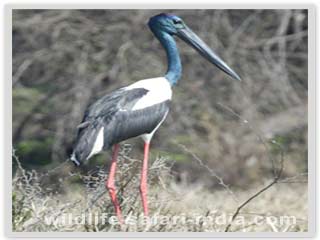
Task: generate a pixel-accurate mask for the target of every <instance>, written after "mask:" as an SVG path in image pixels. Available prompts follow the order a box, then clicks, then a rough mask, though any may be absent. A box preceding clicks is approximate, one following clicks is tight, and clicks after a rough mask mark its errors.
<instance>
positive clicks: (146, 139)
mask: <svg viewBox="0 0 320 240" xmlns="http://www.w3.org/2000/svg"><path fill="white" fill-rule="evenodd" d="M168 112H169V111H168ZM168 112H167V113H166V114H165V115H164V117H163V118H162V120H161V121H160V122H159V123H158V125H157V126H156V128H155V129H153V131H152V132H151V133H146V134H143V135H141V137H142V139H143V141H144V142H146V143H150V141H151V139H152V137H153V134H154V133H155V132H156V131H157V130H158V128H159V127H160V125H161V124H162V123H163V121H164V120H165V119H166V117H167V115H168Z"/></svg>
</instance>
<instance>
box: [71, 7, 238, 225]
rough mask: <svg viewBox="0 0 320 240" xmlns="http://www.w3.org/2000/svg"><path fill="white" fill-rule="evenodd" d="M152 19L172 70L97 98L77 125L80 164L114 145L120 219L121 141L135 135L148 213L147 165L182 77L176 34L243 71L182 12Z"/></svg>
mask: <svg viewBox="0 0 320 240" xmlns="http://www.w3.org/2000/svg"><path fill="white" fill-rule="evenodd" d="M148 25H149V27H150V29H151V31H152V32H153V34H154V35H155V36H156V37H157V38H158V39H159V41H160V43H161V44H162V46H163V48H164V49H165V51H166V53H167V59H168V70H167V72H166V74H165V76H164V77H157V78H150V79H145V80H141V81H138V82H136V83H133V84H131V85H129V86H127V87H123V88H120V89H118V90H115V91H113V92H111V93H110V94H107V95H105V96H103V97H102V98H100V99H99V100H98V101H96V102H94V103H93V104H92V105H91V106H90V107H89V108H88V109H87V110H86V112H85V114H84V117H83V121H82V123H81V124H80V125H79V126H78V135H77V138H76V142H75V145H74V150H73V153H72V156H71V160H72V161H73V162H74V163H75V164H76V165H77V166H79V165H80V163H81V162H83V161H86V160H88V159H89V158H90V157H92V156H93V155H95V154H97V153H99V152H101V151H102V150H104V149H109V148H111V147H112V146H113V154H112V162H111V167H110V173H109V177H108V179H107V181H106V188H107V189H108V190H109V194H110V197H111V200H112V202H113V205H114V207H115V211H116V214H117V217H118V218H119V220H120V221H122V216H121V210H120V206H119V203H118V201H117V197H116V188H115V183H114V178H115V171H116V164H117V157H118V151H119V143H120V142H121V141H123V140H126V139H129V138H133V137H137V136H141V137H142V139H143V140H144V143H145V145H144V159H143V163H142V174H141V182H140V193H141V198H142V206H143V211H144V214H145V215H146V216H147V215H148V204H147V169H148V155H149V146H150V141H151V139H152V136H153V135H154V133H155V132H156V130H157V129H158V128H159V126H160V125H161V123H162V122H163V121H164V120H165V118H166V116H167V114H168V112H169V105H170V102H171V96H172V89H171V88H172V86H174V85H176V83H177V82H178V80H179V79H180V77H181V71H182V67H181V61H180V56H179V52H178V48H177V46H176V42H175V40H174V36H178V37H179V38H181V39H182V40H184V41H185V42H187V43H188V44H189V45H191V46H192V47H193V48H194V49H196V50H197V51H198V52H199V53H200V54H201V55H202V56H203V57H204V58H206V59H207V60H208V61H209V62H211V63H213V64H214V65H216V66H217V67H218V68H219V69H221V70H222V71H224V72H225V73H227V74H228V75H230V76H231V77H233V78H234V79H237V80H240V77H239V76H238V75H237V74H236V73H235V72H234V71H233V70H232V69H231V68H230V67H229V66H227V64H226V63H225V62H223V61H222V60H221V59H220V58H219V57H218V56H217V55H216V54H215V53H214V52H213V51H212V50H211V49H210V48H209V47H208V46H207V45H206V44H205V43H204V42H203V41H202V40H201V39H200V38H199V37H198V36H197V35H196V34H195V33H194V32H192V30H191V29H190V28H189V27H187V26H186V24H185V23H184V22H183V20H182V19H181V18H180V17H178V16H175V15H171V14H166V13H161V14H159V15H156V16H154V17H151V18H150V20H149V23H148Z"/></svg>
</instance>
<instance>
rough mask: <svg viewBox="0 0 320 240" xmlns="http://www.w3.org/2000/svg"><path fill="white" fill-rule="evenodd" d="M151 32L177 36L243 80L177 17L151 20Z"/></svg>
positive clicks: (166, 16)
mask: <svg viewBox="0 0 320 240" xmlns="http://www.w3.org/2000/svg"><path fill="white" fill-rule="evenodd" d="M148 24H149V27H150V29H151V31H152V32H153V33H154V34H155V35H156V36H157V37H159V34H164V33H167V34H170V35H175V36H177V37H179V38H180V39H182V40H183V41H185V42H186V43H187V44H189V45H190V46H191V47H193V48H194V49H196V50H197V51H198V52H199V53H200V54H201V55H202V56H203V57H204V58H205V59H207V60H208V61H209V62H211V63H212V64H214V65H215V66H217V67H218V68H219V69H221V70H222V71H224V72H225V73H227V74H228V75H229V76H231V77H232V78H234V79H236V80H241V78H240V77H239V75H238V74H237V73H236V72H235V71H233V70H232V69H231V68H230V67H229V66H228V65H227V64H226V63H225V62H224V61H223V60H222V59H221V58H220V57H219V56H217V55H216V54H215V53H214V51H212V50H211V49H210V48H209V47H208V45H207V44H205V43H204V42H203V41H202V40H201V39H200V38H199V37H198V36H197V35H196V34H195V33H194V32H193V31H192V30H191V29H190V28H189V27H188V26H187V25H186V24H185V23H184V21H183V20H182V19H181V18H180V17H178V16H175V15H171V14H167V13H161V14H159V15H156V16H154V17H152V18H150V20H149V23H148Z"/></svg>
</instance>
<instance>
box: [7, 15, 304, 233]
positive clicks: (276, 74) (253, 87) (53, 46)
mask: <svg viewBox="0 0 320 240" xmlns="http://www.w3.org/2000/svg"><path fill="white" fill-rule="evenodd" d="M159 12H163V10H14V11H13V29H12V39H13V51H12V54H13V73H12V74H13V83H12V84H13V145H14V149H15V152H14V155H15V158H14V161H13V167H14V172H13V176H14V188H15V192H14V196H13V197H14V198H13V200H14V204H16V205H14V206H16V207H17V206H19V207H21V209H20V210H19V209H16V208H15V207H14V209H16V210H15V211H14V212H13V214H14V215H15V217H17V218H16V219H18V220H17V222H16V223H15V224H14V226H15V229H16V230H17V231H26V230H28V231H41V230H42V231H45V230H54V231H63V230H68V229H61V228H52V226H51V227H50V226H49V227H48V226H46V227H43V228H31V227H30V226H35V224H33V225H29V224H30V221H31V222H32V221H34V220H35V219H38V220H39V219H40V220H41V217H39V216H41V214H39V211H40V210H41V209H43V211H45V213H46V215H47V214H49V212H47V211H49V210H48V209H51V210H52V211H54V210H56V211H58V210H59V211H60V210H61V209H65V208H66V207H65V205H64V204H62V205H61V201H65V202H68V204H69V203H70V204H71V205H72V204H74V205H72V206H74V209H75V211H76V209H83V206H85V205H87V204H88V201H87V200H88V199H87V198H88V196H90V194H93V195H95V194H96V192H93V193H92V192H88V191H89V190H88V189H91V190H92V187H93V186H94V187H93V189H95V190H94V191H97V188H98V186H100V185H101V184H103V183H102V180H101V179H102V178H104V177H105V175H106V174H107V172H105V170H104V169H107V166H108V163H109V161H108V159H110V153H105V154H102V155H100V156H97V157H95V158H94V159H93V160H92V161H90V163H89V164H88V165H87V166H85V167H84V168H82V169H80V170H78V169H74V168H73V166H72V165H71V164H69V163H68V162H67V163H65V161H66V159H67V158H68V156H69V154H70V152H71V151H72V142H73V139H74V137H75V133H76V126H77V125H78V124H79V123H80V121H81V119H82V115H83V112H84V110H85V108H86V107H87V106H88V105H89V104H90V103H91V102H93V101H94V100H96V99H97V98H99V97H101V96H103V95H104V94H106V93H108V92H111V91H112V90H114V89H117V88H119V87H122V86H125V85H127V84H130V83H133V82H135V81H137V80H140V79H144V78H150V77H157V76H162V75H163V74H164V72H165V70H166V63H165V53H164V51H163V50H162V48H161V46H160V44H159V42H158V40H157V39H155V38H154V36H153V35H152V33H151V32H150V31H149V29H148V27H147V24H146V23H147V21H148V19H149V17H151V16H153V15H155V14H158V13H159ZM165 12H169V13H174V14H177V15H179V16H180V17H182V18H183V19H184V21H185V22H186V23H187V24H188V26H189V27H190V28H191V29H193V30H194V31H195V32H196V33H197V34H198V35H199V36H200V37H201V38H202V39H203V40H204V41H205V42H206V43H207V44H208V45H209V46H211V47H212V48H213V49H214V50H215V51H216V52H217V53H218V54H219V55H220V56H221V58H222V59H224V60H225V61H226V62H227V63H228V65H230V66H231V67H232V68H233V69H234V70H235V71H236V72H237V73H239V75H240V76H241V77H242V79H243V81H242V82H237V81H234V80H232V79H230V78H229V77H228V76H226V75H225V74H224V73H222V72H221V71H219V70H217V68H215V67H213V66H212V65H210V64H209V63H208V62H206V60H204V59H203V58H201V56H199V55H198V54H197V53H196V52H195V51H194V50H192V49H191V48H190V47H188V46H187V45H186V44H185V43H183V42H182V41H180V40H178V46H179V49H180V52H181V58H182V62H183V67H184V69H183V77H182V79H181V80H180V82H179V84H178V86H177V87H175V88H174V95H173V104H172V108H171V112H170V114H169V115H168V118H167V119H166V121H165V122H164V124H163V125H162V127H161V128H160V129H159V131H158V132H157V134H156V135H155V137H154V139H153V142H152V150H151V151H152V152H151V162H154V163H157V162H158V161H159V159H162V158H165V159H166V161H163V165H161V166H160V167H159V166H158V167H157V168H155V169H160V170H161V171H160V170H159V171H155V173H154V174H155V176H154V180H153V181H152V180H150V185H151V186H150V188H151V193H150V198H151V199H154V200H155V199H162V200H163V199H166V200H163V201H166V202H167V204H168V205H165V206H164V207H163V208H162V209H164V210H163V211H164V212H162V213H166V214H171V215H172V214H174V213H177V212H180V213H182V212H185V210H186V209H190V208H191V209H193V208H195V209H197V210H195V211H198V210H199V211H198V212H199V214H203V215H205V214H211V213H212V211H213V210H214V209H219V208H222V210H223V211H226V212H228V213H230V214H232V213H233V211H234V210H235V209H236V207H237V206H239V202H238V201H234V202H233V203H232V200H230V199H234V198H235V199H238V200H239V201H240V202H242V200H245V199H247V198H248V197H249V196H250V194H252V193H253V192H255V190H257V189H259V186H263V185H264V184H265V183H266V182H267V181H268V180H270V179H273V178H274V174H275V169H277V167H278V168H279V166H278V165H279V159H280V160H281V159H282V158H281V154H283V155H284V158H285V161H284V165H283V168H281V169H282V175H281V179H282V180H281V184H278V185H277V186H275V187H274V189H273V190H270V191H269V192H267V193H264V195H261V196H259V197H260V200H259V201H260V202H259V201H257V202H256V204H254V203H252V204H253V206H252V207H253V209H251V208H250V209H247V208H246V211H247V213H249V212H252V211H255V212H256V213H257V214H262V215H265V214H272V213H273V214H278V215H279V214H289V215H290V214H291V213H292V214H294V215H296V216H298V218H299V219H300V220H301V222H299V223H298V224H297V225H296V226H291V227H290V228H288V229H286V230H288V231H306V230H307V224H306V219H307V210H306V206H307V199H306V194H307V183H306V176H307V171H308V169H307V158H308V156H307V150H308V149H307V129H308V128H307V100H308V98H307V97H308V95H307V92H308V72H307V66H308V62H307V56H308V54H307V51H308V48H307V40H308V35H307V30H308V26H307V11H304V10H166V11H165ZM272 143H273V144H272ZM128 148H130V149H132V151H127V149H128ZM123 151H124V153H123V158H124V162H126V163H125V164H134V163H137V164H138V165H139V164H140V161H138V160H137V159H141V153H142V143H141V140H129V141H127V142H126V144H125V145H123ZM18 160H19V161H18ZM125 160H126V161H125ZM19 163H20V164H21V165H19ZM277 164H278V165H277ZM138 165H137V166H138ZM129 169H130V171H131V172H132V173H131V174H132V176H135V175H136V174H138V173H137V171H136V169H135V167H134V168H131V167H130V168H129ZM17 170H18V171H17ZM102 170H103V171H102ZM101 171H102V173H101ZM130 171H128V172H126V171H124V170H121V169H119V176H118V178H119V181H118V184H124V182H126V181H129V180H123V181H122V182H123V183H121V179H122V178H126V177H128V176H131V175H130V174H129V172H130ZM163 171H164V173H163ZM23 172H24V174H25V176H23V174H22V173H23ZM99 174H100V175H99ZM101 174H102V175H101ZM128 174H129V175H128ZM162 174H168V175H166V176H170V177H165V179H166V180H168V179H170V181H161V180H159V179H161V177H160V176H161V175H162ZM39 176H42V177H39ZM85 176H87V177H88V176H93V177H98V176H103V177H101V179H100V178H98V179H96V180H95V181H94V182H95V184H93V186H92V184H91V185H90V184H89V188H88V184H84V183H86V181H87V180H84V179H87V178H86V177H85ZM136 177H137V176H136ZM132 178H133V179H135V178H134V177H132ZM151 178H152V177H151ZM28 179H29V180H28ZM130 179H131V178H130ZM98 180H99V181H98ZM129 182H130V184H132V188H131V189H130V190H129V189H128V188H124V189H126V191H127V193H126V194H130V193H131V195H130V196H135V195H136V194H138V183H137V182H135V181H133V180H132V181H131V180H130V181H129ZM100 183H101V184H100ZM135 183H136V184H135ZM99 184H100V185H99ZM159 184H160V186H161V187H159ZM279 185H281V186H279ZM27 186H28V187H27ZM95 187H96V188H95ZM134 188H136V190H137V191H132V190H134ZM28 189H31V190H30V191H31V192H32V194H31V192H28V191H29V190H28ZM35 189H38V190H35ZM275 189H276V190H275ZM26 190H28V191H27V192H25V191H26ZM38 191H39V192H38ZM53 193H54V196H55V197H52V196H53V195H52V194H53ZM123 194H125V191H123ZM161 194H163V195H162V196H161V197H160V196H159V195H161ZM234 195H236V196H234ZM30 196H33V198H32V199H30ZM127 196H129V195H127ZM188 196H191V197H188ZM288 196H289V198H290V199H291V200H290V201H289V202H290V204H289V205H288V203H289V202H288ZM49 199H51V200H52V199H53V200H54V202H55V203H56V205H54V204H53V202H51V200H50V201H49ZM124 199H125V197H124ZM130 199H131V198H130ZM177 199H179V203H181V206H180V208H179V207H177V204H176V203H177V201H176V200H177ZM199 199H211V200H212V201H213V200H214V201H213V202H211V203H208V202H207V201H205V202H203V203H200V200H199ZM229 200H230V201H231V202H228V201H229ZM19 201H20V202H19ZM57 201H58V202H60V204H57ZM99 201H105V202H108V201H109V199H108V195H107V194H104V195H102V198H101V199H99ZM99 201H98V202H99ZM130 201H131V203H132V204H131V205H132V206H135V205H134V204H135V201H136V199H135V200H134V199H131V200H130ZM130 201H129V202H130ZM275 201H277V202H278V203H279V204H276V206H278V208H273V207H274V205H273V204H274V202H275ZM292 202H296V204H293V203H292ZM21 203H24V204H21ZM44 203H46V204H48V205H46V204H44ZM138 203H139V202H138ZM199 203H200V204H199ZM223 203H225V204H223ZM291 203H292V204H291ZM77 204H78V205H77ZM125 204H126V203H125V202H124V203H123V206H125ZM152 204H153V205H152V208H153V209H157V208H158V207H159V205H157V201H154V202H153V203H152ZM32 205H33V206H34V207H32ZM136 205H137V210H136V212H135V214H138V213H139V212H140V211H141V209H139V208H138V205H140V204H136ZM179 205H180V204H179ZM39 206H44V208H40V207H39ZM97 206H101V205H99V204H98V205H95V207H97ZM110 206H111V205H110ZM78 207H79V208H78ZM139 207H140V206H139ZM59 211H58V212H59ZM99 211H102V212H103V211H109V212H110V211H111V212H112V209H111V208H110V210H108V209H104V208H99ZM127 211H128V212H129V210H127ZM132 211H133V210H132ZM159 211H160V210H159ZM208 211H209V213H208ZM35 216H37V217H35ZM40 220H39V221H40ZM42 220H43V219H42ZM14 221H15V220H14ZM26 222H27V223H26ZM38 223H39V222H37V224H36V225H37V226H40V225H38ZM160 227H161V226H157V227H155V228H153V229H145V228H139V227H137V229H129V228H128V229H124V230H128V231H135V230H139V231H143V230H146V231H174V230H181V231H219V230H221V229H223V227H225V226H223V227H221V229H219V228H217V227H213V226H211V227H208V228H201V226H190V227H188V226H176V227H175V226H166V227H162V228H160ZM246 229H247V228H246ZM78 230H80V231H91V230H93V229H92V228H90V227H89V228H88V226H87V227H86V226H82V228H81V229H78ZM96 230H101V231H106V230H110V229H109V228H108V227H106V226H102V227H100V228H98V229H96ZM111 230H119V229H111ZM122 230H123V229H122ZM232 230H234V231H236V230H239V229H236V228H232ZM247 230H249V231H261V230H265V231H274V229H272V228H270V227H269V226H268V225H265V226H263V227H262V228H258V227H256V226H252V228H249V229H247Z"/></svg>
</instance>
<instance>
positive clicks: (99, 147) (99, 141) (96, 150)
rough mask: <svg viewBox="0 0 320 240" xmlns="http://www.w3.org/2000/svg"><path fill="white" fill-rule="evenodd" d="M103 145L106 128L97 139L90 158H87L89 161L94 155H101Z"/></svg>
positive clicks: (101, 130)
mask: <svg viewBox="0 0 320 240" xmlns="http://www.w3.org/2000/svg"><path fill="white" fill-rule="evenodd" d="M103 144H104V127H102V128H101V129H100V131H99V133H98V136H97V138H96V141H95V142H94V144H93V147H92V150H91V153H90V154H89V156H88V157H87V159H89V158H90V157H92V156H93V155H95V154H97V153H99V152H100V151H101V150H102V148H103Z"/></svg>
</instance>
